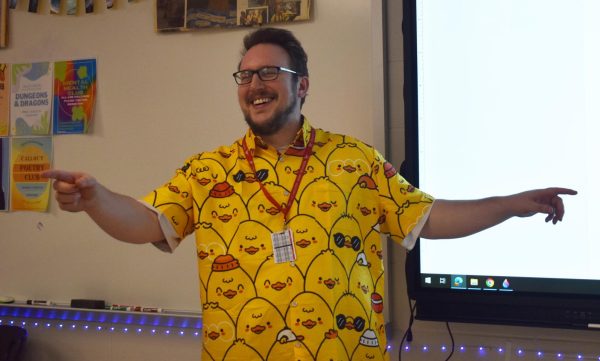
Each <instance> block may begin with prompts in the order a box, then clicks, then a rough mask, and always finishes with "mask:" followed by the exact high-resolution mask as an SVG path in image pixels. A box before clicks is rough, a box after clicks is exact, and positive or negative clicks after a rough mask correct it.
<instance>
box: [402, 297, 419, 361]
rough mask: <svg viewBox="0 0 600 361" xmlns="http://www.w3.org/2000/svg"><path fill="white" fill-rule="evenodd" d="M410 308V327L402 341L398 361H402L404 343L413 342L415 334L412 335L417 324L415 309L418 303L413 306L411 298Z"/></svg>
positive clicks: (409, 301)
mask: <svg viewBox="0 0 600 361" xmlns="http://www.w3.org/2000/svg"><path fill="white" fill-rule="evenodd" d="M408 308H409V309H410V319H409V321H408V327H407V328H406V331H404V335H403V336H402V340H401V341H400V350H399V351H398V361H402V349H403V346H404V341H407V342H412V340H413V334H412V325H413V322H415V308H416V303H415V304H413V303H412V300H411V299H410V296H409V297H408Z"/></svg>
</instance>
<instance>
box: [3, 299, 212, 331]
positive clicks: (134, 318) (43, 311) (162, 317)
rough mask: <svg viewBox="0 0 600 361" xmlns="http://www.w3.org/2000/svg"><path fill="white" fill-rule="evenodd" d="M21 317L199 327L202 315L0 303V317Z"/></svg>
mask: <svg viewBox="0 0 600 361" xmlns="http://www.w3.org/2000/svg"><path fill="white" fill-rule="evenodd" d="M6 317H12V318H24V319H35V320H50V321H62V322H66V321H75V322H90V323H91V322H94V323H100V324H111V325H128V326H136V325H137V326H154V327H171V328H178V329H192V330H200V329H201V328H202V315H201V314H197V313H196V314H194V313H184V312H181V313H146V312H125V311H110V310H88V309H78V308H70V307H60V306H54V307H46V306H21V305H2V306H0V319H1V318H6Z"/></svg>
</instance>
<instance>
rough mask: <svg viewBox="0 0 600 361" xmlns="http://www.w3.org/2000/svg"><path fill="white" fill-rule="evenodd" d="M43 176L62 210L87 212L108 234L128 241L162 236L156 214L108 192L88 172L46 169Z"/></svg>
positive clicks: (161, 237)
mask: <svg viewBox="0 0 600 361" xmlns="http://www.w3.org/2000/svg"><path fill="white" fill-rule="evenodd" d="M42 176H43V177H46V178H52V179H54V180H55V181H54V190H55V191H56V196H55V197H56V200H57V202H58V205H59V206H60V208H61V209H62V210H65V211H69V212H81V211H84V212H86V213H87V214H88V215H89V216H90V218H92V220H94V222H96V224H98V226H100V228H102V229H103V230H104V231H105V232H106V233H108V234H109V235H110V236H112V237H114V238H116V239H118V240H120V241H123V242H129V243H148V242H158V241H161V240H163V239H164V235H163V232H162V230H161V228H160V224H159V221H158V217H157V216H156V214H155V213H154V212H152V211H151V210H150V209H148V208H146V207H145V206H144V205H143V204H141V203H140V202H138V201H137V200H135V199H133V198H131V197H129V196H126V195H122V194H118V193H114V192H112V191H110V190H109V189H108V188H106V187H104V186H103V185H101V184H100V183H98V182H97V181H96V179H95V178H94V177H92V176H90V175H88V174H85V173H80V172H67V171H61V170H49V171H45V172H43V173H42Z"/></svg>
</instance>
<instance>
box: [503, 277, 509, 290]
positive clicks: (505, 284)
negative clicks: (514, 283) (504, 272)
mask: <svg viewBox="0 0 600 361" xmlns="http://www.w3.org/2000/svg"><path fill="white" fill-rule="evenodd" d="M502 287H504V288H509V287H510V282H508V278H505V279H504V281H503V282H502Z"/></svg>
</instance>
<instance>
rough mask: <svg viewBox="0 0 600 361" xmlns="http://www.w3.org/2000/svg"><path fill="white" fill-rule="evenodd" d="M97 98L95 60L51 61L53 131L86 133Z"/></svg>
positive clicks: (57, 132) (59, 132)
mask: <svg viewBox="0 0 600 361" xmlns="http://www.w3.org/2000/svg"><path fill="white" fill-rule="evenodd" d="M95 99H96V59H84V60H69V61H58V62H56V63H54V110H53V125H54V134H82V133H88V130H89V125H90V123H91V121H92V115H93V114H94V103H95Z"/></svg>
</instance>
